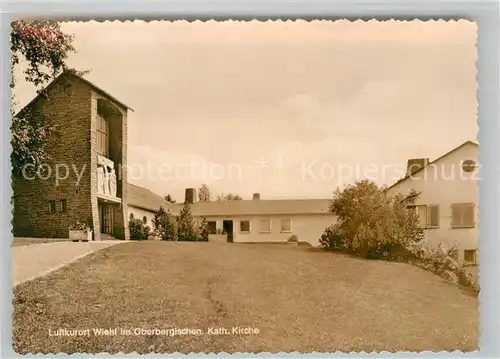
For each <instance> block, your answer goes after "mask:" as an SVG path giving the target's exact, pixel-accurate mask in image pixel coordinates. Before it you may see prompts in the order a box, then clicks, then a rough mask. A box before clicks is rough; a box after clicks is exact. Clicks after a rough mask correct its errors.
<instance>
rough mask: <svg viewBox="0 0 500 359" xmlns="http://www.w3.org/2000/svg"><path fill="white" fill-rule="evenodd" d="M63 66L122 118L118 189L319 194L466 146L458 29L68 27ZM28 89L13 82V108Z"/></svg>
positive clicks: (465, 70)
mask: <svg viewBox="0 0 500 359" xmlns="http://www.w3.org/2000/svg"><path fill="white" fill-rule="evenodd" d="M63 30H64V31H65V32H67V33H71V34H73V35H74V37H75V42H74V45H75V47H76V49H77V53H75V54H72V55H71V57H70V58H69V60H68V63H69V65H70V66H72V67H74V68H77V69H80V70H90V73H89V74H88V75H86V76H85V77H86V78H87V79H88V80H89V81H91V82H93V83H94V84H95V85H97V86H99V87H100V88H102V89H104V90H105V91H107V92H108V93H110V94H111V95H113V96H114V97H116V98H117V99H119V100H120V101H121V102H123V103H125V104H127V105H128V106H130V107H131V108H132V109H133V112H129V114H128V165H129V182H131V183H134V184H137V185H140V186H143V187H146V188H148V189H150V190H152V191H153V192H156V193H158V194H160V195H165V194H167V193H170V194H172V195H173V197H174V198H177V199H178V200H182V199H183V198H184V190H185V188H189V187H196V188H197V187H199V186H200V185H201V184H202V183H206V184H207V185H208V186H209V188H210V190H211V193H212V195H217V194H219V193H221V192H224V193H227V192H231V193H235V194H239V195H241V196H242V197H243V198H245V199H250V198H251V197H252V193H255V192H259V193H260V194H261V198H262V199H276V198H330V197H331V194H332V191H333V190H334V189H335V188H337V187H338V186H340V187H342V186H345V185H347V184H350V183H353V182H354V181H356V180H359V179H362V178H368V179H371V180H374V181H375V182H376V183H378V184H380V185H382V184H387V185H390V184H392V183H393V182H395V181H396V180H397V179H398V178H400V177H401V176H402V175H403V174H404V173H405V166H406V161H407V159H408V158H418V157H428V158H430V160H431V161H432V160H433V159H435V158H437V157H439V156H441V155H442V154H444V153H446V152H448V151H449V150H451V149H453V148H454V147H457V146H458V145H460V144H462V143H463V142H465V141H468V140H472V141H476V138H477V130H478V127H477V102H476V89H477V83H476V66H475V62H476V57H477V51H476V38H477V26H476V24H475V23H473V22H469V21H464V20H462V21H458V22H455V21H449V22H445V21H427V22H422V21H410V22H401V21H397V22H396V21H386V22H378V21H368V22H364V21H356V22H349V21H335V22H333V21H313V22H306V21H295V22H292V21H286V22H283V21H274V22H258V21H251V22H238V21H226V22H215V21H209V22H205V23H203V22H200V21H197V22H193V23H188V22H184V21H176V22H167V21H161V22H159V21H155V22H149V23H146V22H143V21H134V22H131V21H126V22H118V21H115V22H110V21H106V22H104V23H98V22H95V21H90V22H70V23H64V24H63ZM34 94H35V89H34V88H32V87H31V86H30V85H29V84H27V83H24V82H23V81H22V78H20V79H19V80H18V85H17V88H16V95H17V97H18V101H19V103H20V104H21V105H22V104H27V103H28V102H29V101H30V100H31V98H32V97H33V96H34Z"/></svg>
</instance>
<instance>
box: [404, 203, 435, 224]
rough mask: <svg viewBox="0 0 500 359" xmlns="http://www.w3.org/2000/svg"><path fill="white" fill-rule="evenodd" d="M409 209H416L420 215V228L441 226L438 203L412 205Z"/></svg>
mask: <svg viewBox="0 0 500 359" xmlns="http://www.w3.org/2000/svg"><path fill="white" fill-rule="evenodd" d="M408 209H409V210H415V213H416V214H417V216H418V219H419V223H420V228H424V229H425V228H438V227H439V206H438V205H429V206H427V205H425V204H424V205H412V206H408Z"/></svg>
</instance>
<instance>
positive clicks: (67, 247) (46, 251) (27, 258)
mask: <svg viewBox="0 0 500 359" xmlns="http://www.w3.org/2000/svg"><path fill="white" fill-rule="evenodd" d="M117 243H123V242H120V241H102V242H62V241H61V242H53V243H39V244H30V245H19V246H13V247H12V281H13V284H14V286H15V285H18V284H20V283H23V282H26V281H29V280H31V279H33V278H36V277H39V276H41V275H45V274H48V273H50V272H52V271H54V270H57V269H59V268H61V267H63V266H65V265H67V264H69V263H71V262H73V261H75V260H77V259H79V258H81V257H83V256H85V255H88V254H90V253H92V252H94V251H96V250H99V249H102V248H106V247H109V246H112V245H115V244H117Z"/></svg>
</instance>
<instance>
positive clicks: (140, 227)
mask: <svg viewBox="0 0 500 359" xmlns="http://www.w3.org/2000/svg"><path fill="white" fill-rule="evenodd" d="M128 228H129V231H130V239H131V240H136V241H142V240H146V239H148V238H149V234H150V232H151V229H150V228H149V226H146V225H145V224H144V222H143V221H142V220H140V219H131V220H130V221H129V222H128Z"/></svg>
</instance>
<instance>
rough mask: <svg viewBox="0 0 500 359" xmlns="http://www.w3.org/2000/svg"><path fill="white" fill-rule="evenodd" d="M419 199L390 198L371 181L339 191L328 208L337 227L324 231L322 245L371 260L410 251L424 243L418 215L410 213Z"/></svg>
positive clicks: (413, 197) (413, 192)
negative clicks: (413, 244)
mask: <svg viewBox="0 0 500 359" xmlns="http://www.w3.org/2000/svg"><path fill="white" fill-rule="evenodd" d="M418 195H419V194H418V193H416V192H415V191H412V192H411V193H410V195H408V196H403V195H401V194H398V195H395V196H388V195H387V194H386V191H385V188H379V187H378V186H377V185H376V184H375V183H373V182H371V181H368V180H363V181H360V182H357V183H355V184H354V185H350V186H348V187H346V188H345V189H344V190H342V191H341V190H340V189H337V190H336V191H335V192H334V194H333V200H332V202H331V204H330V207H329V210H330V212H331V213H332V214H333V215H335V216H336V217H337V223H336V224H335V225H334V226H331V227H329V228H327V229H326V230H325V233H324V234H323V236H322V238H321V241H320V242H321V244H322V245H323V246H325V247H335V249H340V248H339V246H340V245H341V246H343V247H344V248H346V249H348V250H349V251H351V252H355V253H358V254H361V255H363V256H366V257H370V258H384V257H388V256H390V254H391V252H392V251H393V250H398V249H401V248H407V247H408V245H409V244H410V243H415V242H419V241H421V240H422V239H423V230H422V229H421V228H420V224H419V218H418V215H417V214H416V212H415V211H413V210H409V209H408V206H410V205H412V204H413V203H414V202H415V200H416V199H417V198H418Z"/></svg>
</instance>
